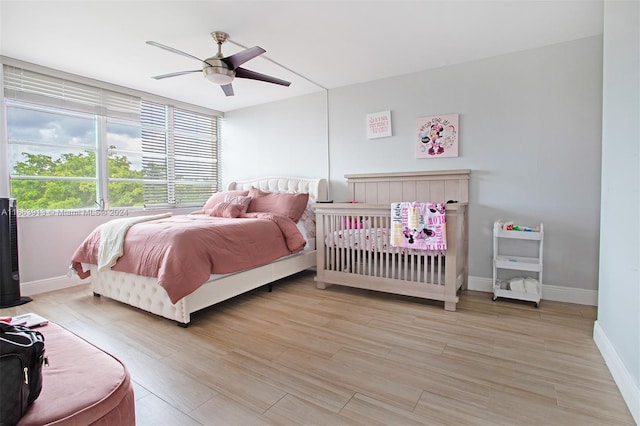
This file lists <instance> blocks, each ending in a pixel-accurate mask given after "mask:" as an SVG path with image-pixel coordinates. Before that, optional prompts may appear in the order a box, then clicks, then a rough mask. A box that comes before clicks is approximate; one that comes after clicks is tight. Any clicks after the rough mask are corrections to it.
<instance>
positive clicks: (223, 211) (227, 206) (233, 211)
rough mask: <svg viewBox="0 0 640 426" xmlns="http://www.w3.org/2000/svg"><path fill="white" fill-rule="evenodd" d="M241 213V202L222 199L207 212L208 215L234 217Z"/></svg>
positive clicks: (242, 210)
mask: <svg viewBox="0 0 640 426" xmlns="http://www.w3.org/2000/svg"><path fill="white" fill-rule="evenodd" d="M242 213H244V207H243V206H242V204H236V203H232V202H229V201H223V202H222V203H219V204H216V205H215V206H214V207H213V209H212V210H211V213H209V216H215V217H227V218H236V217H239V216H240V215H241V214H242Z"/></svg>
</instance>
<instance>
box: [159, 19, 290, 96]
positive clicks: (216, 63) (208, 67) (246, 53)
mask: <svg viewBox="0 0 640 426" xmlns="http://www.w3.org/2000/svg"><path fill="white" fill-rule="evenodd" d="M211 37H212V38H213V40H214V41H215V42H216V43H217V44H218V53H217V54H216V55H215V56H212V57H210V58H207V59H200V58H197V57H195V56H193V55H190V54H189V53H186V52H183V51H181V50H178V49H174V48H173V47H169V46H165V45H164V44H160V43H156V42H155V41H148V42H147V44H149V45H151V46H156V47H159V48H161V49H165V50H168V51H169V52H173V53H177V54H178V55H182V56H186V57H187V58H192V59H195V60H197V61H200V62H202V69H201V70H190V71H178V72H172V73H169V74H162V75H158V76H155V77H153V78H155V79H156V80H161V79H163V78H168V77H176V76H179V75H184V74H190V73H194V72H202V74H203V75H204V77H205V78H206V79H207V80H209V81H211V82H213V83H216V84H219V85H220V87H221V88H222V91H223V92H224V94H225V95H227V96H233V86H231V82H232V81H233V79H234V78H236V77H237V78H247V79H251V80H260V81H266V82H267V83H273V84H280V85H282V86H289V85H290V84H291V82H289V81H285V80H281V79H279V78H276V77H271V76H269V75H266V74H261V73H259V72H256V71H251V70H248V69H246V68H242V67H241V66H240V65H242V64H244V63H245V62H247V61H249V60H251V59H253V58H255V57H256V56H260V55H262V54H263V53H264V52H266V50H264V49H263V48H261V47H258V46H254V47H250V48H248V49H245V50H243V51H241V52H238V53H235V54H233V55H231V56H227V57H225V56H224V55H223V54H222V43H224V42H225V41H227V39H228V38H229V34H227V33H225V32H222V31H214V32H212V33H211Z"/></svg>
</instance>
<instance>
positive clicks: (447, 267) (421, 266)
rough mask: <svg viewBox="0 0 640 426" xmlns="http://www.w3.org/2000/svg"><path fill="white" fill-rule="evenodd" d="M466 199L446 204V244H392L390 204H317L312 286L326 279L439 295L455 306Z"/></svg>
mask: <svg viewBox="0 0 640 426" xmlns="http://www.w3.org/2000/svg"><path fill="white" fill-rule="evenodd" d="M467 209H468V206H467V203H453V204H447V205H446V218H447V250H446V252H445V253H442V252H431V251H423V250H415V249H403V248H400V247H391V246H390V244H389V243H388V242H389V240H388V236H389V233H390V224H391V214H390V211H391V208H390V205H382V204H365V203H332V204H324V203H323V204H316V206H315V211H316V244H317V276H316V281H317V286H318V288H325V285H326V284H327V283H329V284H339V285H345V286H350V287H357V288H366V289H370V290H377V291H383V292H387V293H395V294H403V295H407V296H415V297H423V298H428V299H435V300H442V301H444V302H445V309H447V310H455V305H456V303H457V302H458V297H457V290H458V289H460V288H461V287H465V288H466V283H467V276H468V270H467V252H468V242H467V235H468V223H467V222H468V220H467V219H468V212H467Z"/></svg>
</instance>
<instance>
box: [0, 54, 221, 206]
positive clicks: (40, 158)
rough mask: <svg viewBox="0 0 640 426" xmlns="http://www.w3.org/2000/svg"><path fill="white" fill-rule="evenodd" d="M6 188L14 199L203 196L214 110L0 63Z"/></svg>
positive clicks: (112, 201) (167, 201)
mask: <svg viewBox="0 0 640 426" xmlns="http://www.w3.org/2000/svg"><path fill="white" fill-rule="evenodd" d="M4 83H5V84H4V86H5V87H4V89H5V90H4V93H5V108H6V119H7V123H6V124H7V144H8V149H7V152H8V160H9V164H8V166H9V173H10V178H11V196H12V197H15V198H17V199H18V203H19V205H20V208H21V209H73V208H108V207H110V208H113V207H176V206H196V205H202V204H204V202H205V201H206V200H207V198H208V197H209V196H210V195H211V193H212V192H215V191H216V190H217V189H218V149H217V133H218V132H217V128H218V126H217V124H218V117H217V116H216V115H215V114H213V113H203V112H202V111H196V110H195V108H194V110H190V109H189V108H183V107H175V106H173V105H168V104H167V103H161V102H157V100H155V99H154V100H147V99H144V98H137V97H135V96H131V95H126V94H120V93H116V92H111V91H109V90H105V89H102V88H96V87H91V86H87V85H84V84H80V83H76V82H73V81H68V80H63V79H60V78H56V77H50V76H47V75H43V74H38V73H34V72H31V71H27V70H23V69H21V68H14V67H10V66H6V65H5V67H4Z"/></svg>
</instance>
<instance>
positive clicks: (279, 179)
mask: <svg viewBox="0 0 640 426" xmlns="http://www.w3.org/2000/svg"><path fill="white" fill-rule="evenodd" d="M252 186H253V187H256V188H258V189H261V190H263V191H269V192H308V193H309V199H310V200H312V201H318V200H320V201H324V200H326V199H327V197H328V187H327V180H326V179H322V178H320V179H309V178H301V177H293V176H266V177H261V178H256V179H252V180H243V181H237V182H229V184H228V185H227V190H242V191H244V190H247V189H250V188H251V187H252Z"/></svg>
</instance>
